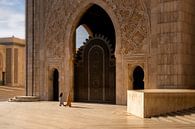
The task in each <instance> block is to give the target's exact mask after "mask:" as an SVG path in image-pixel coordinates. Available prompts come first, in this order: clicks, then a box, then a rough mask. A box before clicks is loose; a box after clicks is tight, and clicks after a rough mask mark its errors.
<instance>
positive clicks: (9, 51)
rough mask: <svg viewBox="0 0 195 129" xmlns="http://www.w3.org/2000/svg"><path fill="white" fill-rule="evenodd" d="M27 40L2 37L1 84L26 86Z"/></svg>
mask: <svg viewBox="0 0 195 129" xmlns="http://www.w3.org/2000/svg"><path fill="white" fill-rule="evenodd" d="M24 84H25V40H23V39H19V38H16V37H6V38H0V85H6V86H17V87H24Z"/></svg>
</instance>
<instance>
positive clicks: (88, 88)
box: [74, 5, 116, 103]
mask: <svg viewBox="0 0 195 129" xmlns="http://www.w3.org/2000/svg"><path fill="white" fill-rule="evenodd" d="M80 25H85V26H87V28H88V29H90V31H91V32H92V33H93V36H92V37H89V38H88V39H86V42H85V43H84V44H83V45H82V46H81V47H80V48H77V51H76V56H75V66H74V100H75V101H82V102H96V103H115V102H116V95H115V94H116V90H115V89H116V88H115V81H116V79H115V78H116V75H115V73H116V70H115V69H116V68H115V55H114V52H115V30H114V26H113V23H112V21H111V19H110V17H109V16H108V14H107V13H106V12H105V11H104V10H103V9H102V8H101V7H100V6H98V5H92V6H91V7H90V8H89V9H88V10H87V11H86V12H85V13H84V15H83V16H82V17H81V19H80V21H79V23H78V25H77V28H78V27H79V26H80Z"/></svg>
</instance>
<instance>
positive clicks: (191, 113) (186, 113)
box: [149, 107, 195, 124]
mask: <svg viewBox="0 0 195 129" xmlns="http://www.w3.org/2000/svg"><path fill="white" fill-rule="evenodd" d="M149 119H151V120H153V121H158V122H168V123H174V124H175V123H178V124H179V123H180V124H195V107H194V108H190V109H187V110H183V111H178V112H172V113H167V114H164V115H160V116H155V117H151V118H149Z"/></svg>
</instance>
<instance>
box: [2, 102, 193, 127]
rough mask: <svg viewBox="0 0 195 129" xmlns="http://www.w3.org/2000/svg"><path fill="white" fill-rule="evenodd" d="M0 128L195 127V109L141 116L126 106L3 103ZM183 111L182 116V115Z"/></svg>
mask: <svg viewBox="0 0 195 129" xmlns="http://www.w3.org/2000/svg"><path fill="white" fill-rule="evenodd" d="M0 111H1V112H0V129H146V128H147V129H148V128H150V129H179V128H181V129H195V110H194V109H193V110H190V111H185V112H180V113H179V114H178V113H176V116H175V115H174V114H169V116H161V117H153V118H147V119H142V118H138V117H135V116H133V115H131V114H128V113H127V112H126V106H119V105H106V104H88V103H73V107H72V108H69V107H60V106H59V105H58V102H46V101H44V102H43V101H41V102H6V101H4V102H0ZM181 114H183V115H181Z"/></svg>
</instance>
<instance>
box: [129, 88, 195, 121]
mask: <svg viewBox="0 0 195 129" xmlns="http://www.w3.org/2000/svg"><path fill="white" fill-rule="evenodd" d="M194 100H195V90H187V89H148V90H128V91H127V111H128V112H129V113H131V114H133V115H136V116H139V117H142V118H145V117H151V116H157V115H162V114H165V113H169V112H175V111H180V110H183V109H188V108H192V107H195V101H194Z"/></svg>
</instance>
